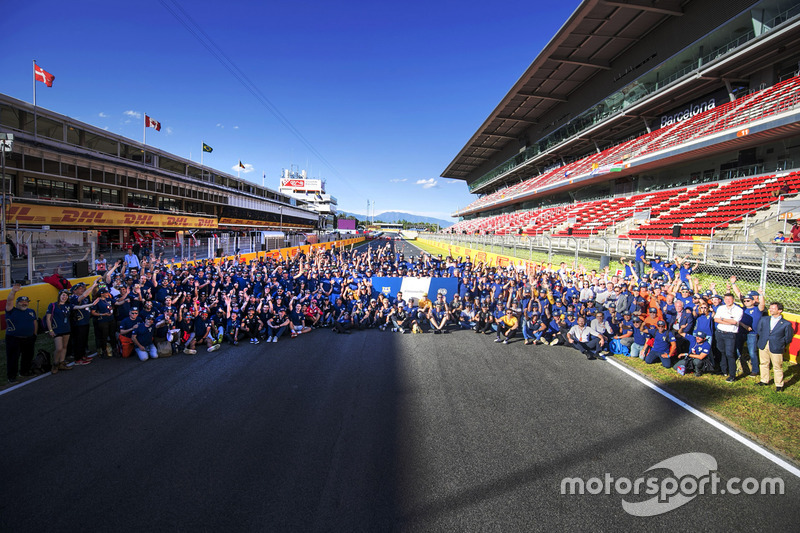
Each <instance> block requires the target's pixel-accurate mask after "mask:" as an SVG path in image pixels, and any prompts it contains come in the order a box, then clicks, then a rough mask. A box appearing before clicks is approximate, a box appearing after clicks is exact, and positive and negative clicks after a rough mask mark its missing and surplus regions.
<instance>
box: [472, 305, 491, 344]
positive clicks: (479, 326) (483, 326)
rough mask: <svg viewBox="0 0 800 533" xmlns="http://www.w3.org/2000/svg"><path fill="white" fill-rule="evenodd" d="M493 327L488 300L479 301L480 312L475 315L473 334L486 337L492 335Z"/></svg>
mask: <svg viewBox="0 0 800 533" xmlns="http://www.w3.org/2000/svg"><path fill="white" fill-rule="evenodd" d="M492 325H494V315H493V314H492V310H491V305H490V304H489V301H488V300H483V301H481V304H480V311H478V313H477V314H476V315H475V327H474V328H473V329H474V330H475V333H483V334H485V335H488V334H489V333H492V331H493V328H492Z"/></svg>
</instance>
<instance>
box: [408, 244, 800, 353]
mask: <svg viewBox="0 0 800 533" xmlns="http://www.w3.org/2000/svg"><path fill="white" fill-rule="evenodd" d="M417 240H418V241H420V242H422V243H424V244H425V245H427V246H430V247H432V248H436V249H438V250H442V254H443V255H444V254H445V253H446V254H449V255H451V256H453V257H458V256H461V257H469V258H470V259H472V263H473V264H477V263H480V262H483V264H484V265H488V266H495V267H503V268H505V267H507V266H509V265H511V264H516V265H520V264H522V265H523V266H524V268H525V272H526V273H527V274H533V273H535V272H536V271H538V269H539V268H540V267H541V265H542V263H537V262H535V261H525V260H524V259H523V260H520V259H518V258H515V257H509V256H507V255H499V254H493V253H488V252H479V251H477V250H473V249H472V248H465V247H463V246H450V245H449V244H443V243H440V242H437V241H429V240H427V239H419V238H418V239H417ZM783 318H785V319H786V320H788V321H789V322H791V323H792V329H793V330H794V338H793V339H792V342H791V344H790V345H789V347H788V348H787V349H786V352H785V353H784V354H783V357H784V359H788V360H789V361H790V362H791V363H793V364H797V362H798V354H800V315H797V314H794V313H788V312H785V313H783Z"/></svg>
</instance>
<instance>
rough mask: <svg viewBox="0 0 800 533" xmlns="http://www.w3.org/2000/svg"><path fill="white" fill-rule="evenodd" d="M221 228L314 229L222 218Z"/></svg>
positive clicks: (302, 226) (305, 225) (309, 225)
mask: <svg viewBox="0 0 800 533" xmlns="http://www.w3.org/2000/svg"><path fill="white" fill-rule="evenodd" d="M219 225H220V226H247V227H249V228H279V227H284V228H312V227H313V226H312V225H311V224H293V223H291V222H284V223H283V226H281V225H280V224H279V223H278V222H264V221H263V220H248V219H245V218H225V217H223V218H220V219H219Z"/></svg>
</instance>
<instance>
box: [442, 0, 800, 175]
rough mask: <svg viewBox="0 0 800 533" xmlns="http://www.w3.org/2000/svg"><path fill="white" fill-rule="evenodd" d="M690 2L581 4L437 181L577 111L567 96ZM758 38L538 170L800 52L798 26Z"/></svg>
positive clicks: (598, 0) (600, 127) (470, 171)
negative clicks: (558, 114)
mask: <svg viewBox="0 0 800 533" xmlns="http://www.w3.org/2000/svg"><path fill="white" fill-rule="evenodd" d="M690 2H692V3H701V2H703V0H683V1H681V0H585V1H584V2H582V3H581V4H580V6H578V8H577V9H576V10H575V12H574V13H573V14H572V15H571V16H570V18H569V19H568V20H567V21H566V22H565V23H564V25H563V26H562V27H561V28H560V29H559V30H558V32H557V33H556V35H555V36H554V37H553V38H552V39H551V40H550V42H549V43H548V44H547V46H545V48H544V49H543V50H542V51H541V52H540V53H539V55H538V56H537V57H536V59H535V60H534V61H533V63H531V65H530V66H529V67H528V69H527V70H526V71H525V73H524V74H523V75H522V76H521V77H520V78H519V80H517V82H516V83H515V84H514V86H513V87H512V88H511V89H510V90H509V91H508V93H507V94H506V95H505V97H503V99H502V100H501V101H500V103H499V104H498V105H497V107H496V108H495V109H494V110H493V111H492V113H491V114H490V115H489V117H488V118H487V119H486V120H485V121H484V123H483V124H482V125H481V126H480V128H478V130H477V131H476V132H475V133H474V134H473V136H472V138H471V139H470V140H469V141H468V142H467V144H466V145H465V146H464V147H463V148H462V149H461V151H460V152H459V153H458V155H457V156H456V157H455V158H454V159H453V161H452V162H451V163H450V164H449V165H448V166H447V168H446V169H445V171H444V172H443V173H442V177H446V178H453V179H463V180H471V179H473V178H476V177H477V176H476V173H477V172H479V171H480V169H481V167H482V166H484V165H485V164H486V162H487V161H489V160H490V159H492V157H493V156H495V155H497V154H498V153H505V154H506V156H507V157H508V154H509V153H510V152H509V150H510V147H511V146H512V145H513V146H514V147H515V148H516V147H517V146H522V145H523V143H525V142H526V134H527V130H529V129H530V128H531V127H533V126H535V125H537V124H539V126H540V127H541V126H546V125H544V124H542V123H541V122H540V119H541V118H542V117H545V116H546V115H547V114H548V113H551V112H552V111H553V110H554V108H556V107H559V106H561V107H562V108H563V109H564V113H579V112H581V111H583V109H571V108H570V107H569V105H570V104H569V102H568V101H569V99H570V95H572V94H573V93H575V92H576V91H578V90H579V89H581V88H585V87H587V86H588V85H589V84H590V83H591V81H592V78H593V77H594V76H596V75H597V74H599V73H601V72H605V71H608V70H610V69H612V64H613V62H614V59H615V58H617V57H618V56H620V55H621V54H623V53H624V52H625V51H626V50H629V49H630V48H631V47H634V46H636V45H637V44H638V43H642V41H644V40H645V39H646V37H647V36H648V34H649V33H651V32H653V31H654V30H655V29H656V28H657V27H658V26H659V25H662V24H664V23H665V22H667V21H668V20H669V19H672V18H674V17H681V16H683V14H684V13H685V12H686V11H687V10H688V8H689V3H690ZM741 7H742V6H740V8H741ZM777 34H780V37H778V35H777ZM762 37H765V38H761V39H755V40H754V41H753V42H752V43H751V44H750V46H748V47H745V49H744V50H742V51H740V52H738V53H736V54H730V55H728V56H725V57H723V58H720V60H719V61H712V62H710V63H709V64H708V65H707V66H704V67H703V69H701V72H698V73H696V74H692V75H691V76H687V79H685V80H680V81H679V82H678V83H675V84H673V85H672V86H670V87H669V88H668V89H666V90H664V91H660V92H657V93H655V94H653V95H652V96H650V97H647V98H644V99H642V100H641V101H639V102H637V103H636V104H635V105H634V106H632V107H631V108H629V109H627V110H626V112H625V113H620V114H618V115H615V116H612V117H610V118H609V119H608V120H606V121H604V122H603V123H600V124H597V125H596V126H595V127H593V128H591V129H590V130H589V131H586V132H584V133H582V134H581V135H577V136H575V137H573V138H571V139H569V140H567V141H565V142H564V143H563V144H562V145H561V146H559V147H558V148H557V150H556V151H554V152H553V153H545V154H542V156H541V158H542V160H541V164H543V165H548V164H552V163H556V162H558V161H560V160H561V157H562V156H564V157H570V156H572V155H584V154H585V153H586V152H589V151H594V150H595V147H596V145H595V141H597V142H598V143H600V144H603V143H604V142H605V141H606V140H607V138H608V136H609V134H610V133H612V132H613V135H614V136H617V138H623V137H624V136H625V135H633V134H635V133H637V131H638V130H641V129H642V127H643V119H648V118H653V117H656V116H658V115H659V114H661V113H663V112H666V111H668V110H669V109H671V108H673V107H674V106H676V105H680V104H682V103H684V102H685V101H689V99H691V98H692V97H693V96H696V95H698V94H703V92H704V91H711V90H716V89H719V88H720V87H721V86H724V84H723V80H728V81H737V80H742V79H745V78H746V77H747V76H748V75H750V74H751V73H752V72H753V71H755V70H758V69H760V68H763V61H764V59H765V58H766V57H768V58H769V61H771V62H777V61H778V60H779V59H780V58H781V57H784V56H785V55H786V54H787V53H788V52H789V51H790V50H793V49H796V48H793V47H794V46H800V45H798V42H800V24H796V23H794V24H793V23H789V24H788V25H787V27H785V28H782V29H781V31H777V32H773V33H772V34H767V35H765V36H762ZM550 118H552V115H551V117H548V119H550ZM612 128H613V129H612ZM534 140H536V139H534ZM537 159H538V158H537ZM537 164H538V163H537ZM532 172H535V171H534V169H533V168H532V167H524V166H518V167H516V168H515V169H514V170H512V171H510V172H509V173H508V175H505V176H504V180H512V181H513V180H519V179H520V178H521V177H525V176H527V175H531V173H532Z"/></svg>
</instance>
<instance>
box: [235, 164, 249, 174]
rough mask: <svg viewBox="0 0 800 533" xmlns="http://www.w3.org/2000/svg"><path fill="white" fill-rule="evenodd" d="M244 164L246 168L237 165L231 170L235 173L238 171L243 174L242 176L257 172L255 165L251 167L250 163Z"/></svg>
mask: <svg viewBox="0 0 800 533" xmlns="http://www.w3.org/2000/svg"><path fill="white" fill-rule="evenodd" d="M242 164H243V165H244V168H241V167H240V166H239V163H236V164H235V165H233V166H232V167H231V170H233V171H234V172H237V171H238V172H241V173H242V174H249V173H251V172H253V171H254V170H255V168H253V165H251V164H250V163H242Z"/></svg>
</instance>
